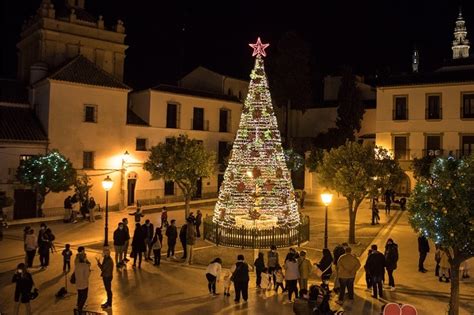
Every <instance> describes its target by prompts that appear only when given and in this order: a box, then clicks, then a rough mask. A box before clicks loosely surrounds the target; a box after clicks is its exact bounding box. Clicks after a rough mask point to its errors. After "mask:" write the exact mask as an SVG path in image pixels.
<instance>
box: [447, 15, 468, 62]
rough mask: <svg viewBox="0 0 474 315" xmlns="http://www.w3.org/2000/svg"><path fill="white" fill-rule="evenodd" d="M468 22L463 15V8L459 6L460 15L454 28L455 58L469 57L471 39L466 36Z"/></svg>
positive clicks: (453, 47) (453, 48)
mask: <svg viewBox="0 0 474 315" xmlns="http://www.w3.org/2000/svg"><path fill="white" fill-rule="evenodd" d="M466 36H467V30H466V22H465V21H464V19H463V17H462V11H461V8H459V15H458V18H457V20H456V27H455V28H454V40H453V46H452V47H451V49H452V50H453V59H459V58H467V57H469V47H470V46H469V40H468V39H467V38H466Z"/></svg>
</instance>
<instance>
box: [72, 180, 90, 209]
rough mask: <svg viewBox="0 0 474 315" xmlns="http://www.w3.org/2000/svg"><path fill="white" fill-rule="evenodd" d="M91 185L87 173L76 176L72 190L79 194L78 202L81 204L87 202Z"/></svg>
mask: <svg viewBox="0 0 474 315" xmlns="http://www.w3.org/2000/svg"><path fill="white" fill-rule="evenodd" d="M92 186H93V185H92V184H91V182H90V178H89V176H87V174H84V175H82V176H80V177H77V178H76V181H75V182H74V191H75V192H76V194H77V195H78V196H79V202H80V204H81V205H82V204H84V203H85V204H87V203H88V200H89V192H90V190H91V189H92Z"/></svg>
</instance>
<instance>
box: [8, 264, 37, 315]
mask: <svg viewBox="0 0 474 315" xmlns="http://www.w3.org/2000/svg"><path fill="white" fill-rule="evenodd" d="M16 269H17V270H16V272H15V274H14V275H13V278H12V283H15V310H14V312H13V314H14V315H18V314H19V312H20V304H24V305H25V307H26V314H28V315H30V314H32V312H31V305H30V300H31V291H33V288H34V286H35V284H34V282H33V277H32V276H31V274H30V273H29V272H28V270H27V268H26V265H25V264H24V263H20V264H18V266H17V268H16Z"/></svg>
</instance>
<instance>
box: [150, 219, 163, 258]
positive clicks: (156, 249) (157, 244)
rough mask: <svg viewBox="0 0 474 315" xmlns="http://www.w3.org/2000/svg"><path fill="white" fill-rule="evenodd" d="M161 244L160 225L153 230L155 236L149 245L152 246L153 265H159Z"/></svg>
mask: <svg viewBox="0 0 474 315" xmlns="http://www.w3.org/2000/svg"><path fill="white" fill-rule="evenodd" d="M162 244H163V235H162V234H161V227H157V228H156V231H155V236H153V240H152V241H151V247H152V248H153V258H154V259H155V262H154V263H153V265H155V266H159V265H160V262H161V248H162V247H163V246H162Z"/></svg>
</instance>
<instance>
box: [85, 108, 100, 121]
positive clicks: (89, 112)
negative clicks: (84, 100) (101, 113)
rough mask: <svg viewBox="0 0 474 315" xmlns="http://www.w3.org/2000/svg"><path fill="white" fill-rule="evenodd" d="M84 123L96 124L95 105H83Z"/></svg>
mask: <svg viewBox="0 0 474 315" xmlns="http://www.w3.org/2000/svg"><path fill="white" fill-rule="evenodd" d="M84 121H85V122H93V123H96V122H97V105H84Z"/></svg>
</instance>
